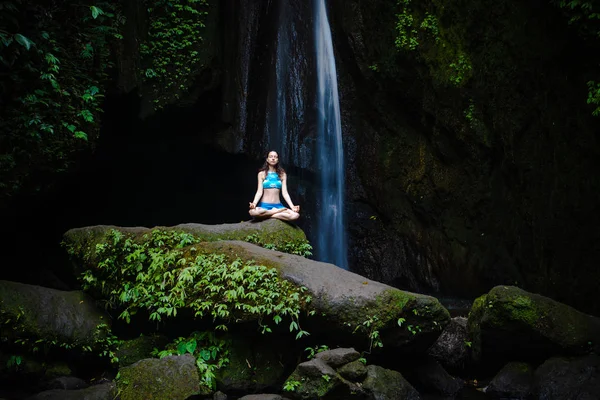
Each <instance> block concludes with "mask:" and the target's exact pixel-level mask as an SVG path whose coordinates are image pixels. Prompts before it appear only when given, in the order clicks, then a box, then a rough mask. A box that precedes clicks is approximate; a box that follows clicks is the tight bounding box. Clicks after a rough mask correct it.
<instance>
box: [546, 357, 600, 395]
mask: <svg viewBox="0 0 600 400" xmlns="http://www.w3.org/2000/svg"><path fill="white" fill-rule="evenodd" d="M534 393H535V396H536V398H537V399H539V400H571V399H575V398H576V399H581V400H593V399H600V356H598V355H595V354H594V355H589V356H585V357H577V358H560V357H555V358H551V359H549V360H546V362H544V363H543V364H542V365H540V366H539V367H538V368H537V369H536V370H535V373H534ZM574 394H576V397H574Z"/></svg>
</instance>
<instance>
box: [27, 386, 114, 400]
mask: <svg viewBox="0 0 600 400" xmlns="http://www.w3.org/2000/svg"><path fill="white" fill-rule="evenodd" d="M116 395H117V390H116V386H115V384H114V383H113V382H107V383H103V384H100V385H94V386H90V387H88V388H86V389H78V390H63V389H53V390H47V391H44V392H41V393H38V394H36V395H34V396H31V397H28V398H27V400H114V398H115V397H116Z"/></svg>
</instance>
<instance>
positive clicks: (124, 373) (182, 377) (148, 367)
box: [117, 356, 207, 400]
mask: <svg viewBox="0 0 600 400" xmlns="http://www.w3.org/2000/svg"><path fill="white" fill-rule="evenodd" d="M184 357H187V359H184ZM193 360H194V359H193V357H191V356H181V357H166V358H164V359H161V360H157V359H149V360H142V361H140V362H138V363H136V364H133V365H132V366H129V367H126V368H122V369H120V371H119V373H120V374H119V379H118V380H117V388H118V391H119V395H120V398H121V400H147V399H170V400H184V399H187V398H188V397H190V396H192V395H196V394H200V393H201V390H202V389H201V387H200V378H199V375H198V371H197V369H196V366H195V365H194V361H193ZM202 394H207V392H205V391H203V390H202Z"/></svg>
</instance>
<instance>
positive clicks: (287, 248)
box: [244, 232, 313, 257]
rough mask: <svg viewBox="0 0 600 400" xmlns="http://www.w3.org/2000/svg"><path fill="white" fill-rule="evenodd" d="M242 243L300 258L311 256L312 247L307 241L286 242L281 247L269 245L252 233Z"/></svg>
mask: <svg viewBox="0 0 600 400" xmlns="http://www.w3.org/2000/svg"><path fill="white" fill-rule="evenodd" d="M244 241H246V242H248V243H253V244H256V245H258V246H261V247H264V248H265V249H270V250H277V251H282V252H284V253H289V254H296V255H298V256H302V257H309V256H312V254H313V253H312V249H313V248H312V246H311V245H310V243H308V241H306V240H304V241H286V242H283V243H282V244H281V245H279V246H278V245H276V244H274V243H269V242H268V241H266V240H265V239H263V238H261V236H260V235H259V234H258V233H256V232H255V233H252V234H250V235H248V236H246V237H245V238H244Z"/></svg>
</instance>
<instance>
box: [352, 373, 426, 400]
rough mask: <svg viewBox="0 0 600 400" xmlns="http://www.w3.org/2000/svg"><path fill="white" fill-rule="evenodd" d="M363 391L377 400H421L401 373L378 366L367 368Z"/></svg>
mask: <svg viewBox="0 0 600 400" xmlns="http://www.w3.org/2000/svg"><path fill="white" fill-rule="evenodd" d="M362 387H363V389H364V390H365V391H366V392H368V393H370V394H371V395H372V396H373V397H372V398H373V399H377V400H398V399H403V400H420V399H421V396H420V395H419V393H418V392H417V391H416V390H415V388H414V387H412V385H411V384H410V383H408V381H407V380H406V379H404V377H403V376H402V374H401V373H400V372H397V371H393V370H390V369H385V368H382V367H379V366H377V365H369V366H368V367H367V378H366V379H365V380H364V382H363V384H362Z"/></svg>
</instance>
